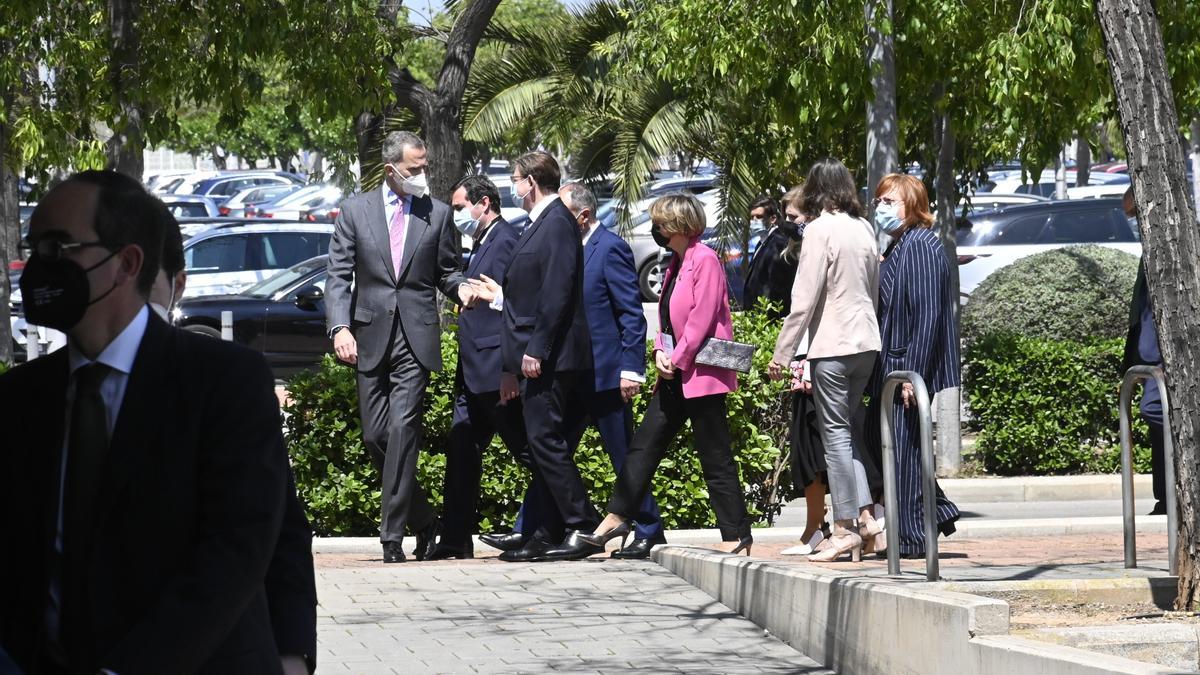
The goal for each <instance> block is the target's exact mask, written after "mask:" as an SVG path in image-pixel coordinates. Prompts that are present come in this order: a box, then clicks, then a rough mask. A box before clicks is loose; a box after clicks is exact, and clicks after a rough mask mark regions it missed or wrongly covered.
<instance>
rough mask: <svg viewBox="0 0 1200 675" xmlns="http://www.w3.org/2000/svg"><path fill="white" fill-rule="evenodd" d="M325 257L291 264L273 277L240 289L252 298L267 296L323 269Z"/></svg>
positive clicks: (243, 293)
mask: <svg viewBox="0 0 1200 675" xmlns="http://www.w3.org/2000/svg"><path fill="white" fill-rule="evenodd" d="M324 267H325V259H324V258H317V259H314V260H305V261H304V262H302V263H300V264H299V265H292V266H291V267H289V268H288V269H286V270H283V271H282V272H280V273H278V274H276V275H275V276H273V277H267V278H266V279H263V280H262V281H260V282H258V283H257V284H254V285H253V286H251V287H250V288H247V289H246V290H244V291H242V295H249V296H251V297H254V298H269V297H271V296H272V295H275V294H276V293H278V292H279V291H282V290H283V289H285V288H287V287H288V286H291V285H292V284H294V283H296V282H297V281H300V280H301V279H303V278H304V277H306V276H308V275H310V274H312V273H313V272H315V271H317V270H319V269H324Z"/></svg>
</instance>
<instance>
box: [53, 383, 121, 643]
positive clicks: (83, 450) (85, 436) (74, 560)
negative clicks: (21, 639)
mask: <svg viewBox="0 0 1200 675" xmlns="http://www.w3.org/2000/svg"><path fill="white" fill-rule="evenodd" d="M109 371H110V369H109V367H108V366H106V365H104V364H103V363H92V364H89V365H87V366H84V367H82V368H80V369H79V370H78V371H76V374H75V400H74V402H73V403H72V404H71V431H70V434H71V435H70V438H69V439H68V442H67V470H66V480H65V481H64V484H63V499H62V508H63V586H62V610H63V614H62V636H63V643H64V646H66V647H67V649H68V650H70V651H74V650H75V649H78V647H79V640H80V639H81V638H82V639H86V638H85V637H84V636H86V635H87V632H88V629H87V625H88V622H87V619H86V616H87V613H86V607H87V602H86V599H87V595H88V593H87V584H86V576H87V561H88V558H89V555H88V553H89V551H90V549H91V543H92V526H93V522H94V521H93V518H94V516H95V513H96V496H97V494H98V493H99V491H100V480H101V473H102V471H103V468H104V456H105V454H106V453H107V452H108V409H107V407H106V406H105V405H104V398H103V397H102V396H101V395H100V385H101V383H102V382H103V381H104V377H105V376H106V375H108V373H109Z"/></svg>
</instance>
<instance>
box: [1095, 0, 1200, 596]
mask: <svg viewBox="0 0 1200 675" xmlns="http://www.w3.org/2000/svg"><path fill="white" fill-rule="evenodd" d="M1095 8H1096V16H1097V17H1098V18H1099V20H1100V27H1101V29H1102V32H1103V35H1104V45H1105V51H1106V52H1107V54H1108V64H1109V71H1110V73H1111V75H1112V82H1113V92H1114V93H1115V94H1116V98H1117V110H1118V112H1119V113H1120V118H1121V132H1122V134H1123V135H1124V137H1125V152H1126V155H1127V157H1128V162H1129V175H1130V177H1131V178H1132V180H1133V188H1134V198H1135V202H1136V204H1137V212H1138V226H1139V228H1140V229H1141V232H1142V246H1143V251H1144V253H1143V258H1144V264H1145V268H1146V280H1147V282H1148V283H1149V288H1150V300H1151V302H1150V304H1151V305H1152V307H1153V310H1154V322H1155V324H1156V325H1157V327H1158V336H1159V337H1158V342H1159V346H1160V347H1161V348H1162V356H1163V365H1164V369H1165V371H1166V379H1167V393H1168V398H1169V400H1170V403H1171V406H1170V407H1171V410H1170V424H1171V429H1170V431H1171V433H1172V434H1173V435H1174V439H1175V481H1176V483H1175V485H1174V486H1167V488H1168V489H1174V490H1176V495H1177V496H1178V499H1177V504H1178V507H1179V530H1178V534H1179V539H1178V541H1179V548H1178V556H1177V558H1176V562H1177V564H1178V570H1179V595H1178V597H1177V598H1176V599H1175V608H1176V609H1180V610H1190V609H1192V608H1193V607H1194V605H1195V601H1196V595H1197V591H1198V590H1200V529H1197V525H1198V524H1200V482H1198V478H1200V476H1198V474H1197V469H1198V468H1200V467H1198V465H1197V451H1196V450H1197V442H1198V441H1200V437H1198V434H1200V387H1197V386H1196V385H1195V383H1196V381H1197V378H1198V377H1200V340H1198V339H1197V337H1198V336H1200V232H1198V231H1197V228H1196V206H1195V204H1194V203H1193V202H1192V200H1191V186H1189V185H1188V183H1187V178H1186V171H1185V166H1184V153H1183V145H1182V143H1181V142H1180V139H1179V119H1178V116H1177V114H1176V112H1175V106H1174V100H1175V99H1174V95H1173V94H1172V92H1171V80H1170V76H1169V73H1168V70H1167V63H1166V55H1165V54H1164V52H1163V41H1162V33H1161V32H1160V30H1159V26H1158V18H1157V16H1156V15H1155V12H1154V1H1153V0H1095Z"/></svg>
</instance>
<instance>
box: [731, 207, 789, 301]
mask: <svg viewBox="0 0 1200 675" xmlns="http://www.w3.org/2000/svg"><path fill="white" fill-rule="evenodd" d="M790 242H791V239H790V238H789V237H788V235H787V232H785V231H784V229H783V228H782V227H776V228H774V230H773V231H772V232H771V234H770V235H769V236H767V238H766V239H764V240H763V241H762V242H761V243H759V245H758V248H757V249H755V250H754V257H753V258H751V259H750V266H749V268H748V269H747V270H746V284H745V286H744V287H743V291H742V306H743V307H745V308H746V309H751V308H753V307H754V303H755V302H757V301H758V298H766V299H767V300H770V301H771V302H777V303H781V304H782V305H783V311H782V313H780V314H778V316H787V315H788V314H789V313H791V306H792V283H793V282H794V281H795V280H796V262H797V260H794V259H789V258H783V257H782V256H781V254H782V253H783V252H784V250H785V249H787V246H788V243H790Z"/></svg>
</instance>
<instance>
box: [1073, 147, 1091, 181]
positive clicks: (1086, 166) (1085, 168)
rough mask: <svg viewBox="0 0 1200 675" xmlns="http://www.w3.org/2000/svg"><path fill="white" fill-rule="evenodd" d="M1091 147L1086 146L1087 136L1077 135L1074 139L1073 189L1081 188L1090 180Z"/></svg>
mask: <svg viewBox="0 0 1200 675" xmlns="http://www.w3.org/2000/svg"><path fill="white" fill-rule="evenodd" d="M1091 169H1092V146H1090V145H1088V141H1087V136H1085V135H1084V134H1079V136H1077V137H1076V138H1075V187H1083V186H1084V185H1087V184H1088V182H1089V181H1090V180H1091V178H1092V176H1091V173H1092V171H1091Z"/></svg>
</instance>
